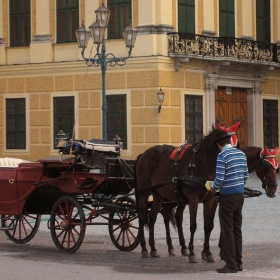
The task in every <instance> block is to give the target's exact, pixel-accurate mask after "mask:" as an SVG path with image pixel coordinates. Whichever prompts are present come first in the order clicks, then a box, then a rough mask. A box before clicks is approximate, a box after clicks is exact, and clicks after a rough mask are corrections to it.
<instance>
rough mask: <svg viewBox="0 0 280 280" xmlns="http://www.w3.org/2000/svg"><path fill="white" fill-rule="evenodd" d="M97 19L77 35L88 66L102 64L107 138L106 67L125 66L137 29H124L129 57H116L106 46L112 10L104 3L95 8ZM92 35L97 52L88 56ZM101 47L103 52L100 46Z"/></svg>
mask: <svg viewBox="0 0 280 280" xmlns="http://www.w3.org/2000/svg"><path fill="white" fill-rule="evenodd" d="M95 14H96V20H95V21H94V22H93V23H92V24H91V25H90V26H89V29H87V28H86V27H85V25H84V24H83V23H82V25H81V26H80V28H79V29H77V30H76V37H77V41H78V47H79V48H81V54H82V57H83V59H84V60H85V61H86V64H87V65H88V66H92V65H93V66H95V67H98V66H101V74H102V139H103V140H107V124H106V111H107V105H106V68H107V65H110V66H111V67H113V66H115V65H118V66H123V65H125V64H126V60H127V59H128V58H130V56H131V50H132V48H133V47H134V44H135V40H136V35H137V31H136V30H135V29H134V28H133V27H132V25H131V24H130V25H129V26H127V27H126V28H125V29H124V30H123V37H124V40H125V46H126V47H127V48H128V55H127V57H115V55H113V54H112V53H107V54H106V48H105V38H104V33H105V28H106V27H107V26H108V22H109V18H110V14H111V12H110V11H109V10H108V9H107V8H106V7H105V6H104V4H102V6H100V7H99V8H98V9H97V10H95ZM90 37H91V38H92V39H93V43H94V44H96V54H95V56H94V57H93V58H86V57H85V56H84V52H85V48H86V47H87V44H88V41H89V39H90ZM100 45H102V47H101V52H100V51H99V47H100Z"/></svg>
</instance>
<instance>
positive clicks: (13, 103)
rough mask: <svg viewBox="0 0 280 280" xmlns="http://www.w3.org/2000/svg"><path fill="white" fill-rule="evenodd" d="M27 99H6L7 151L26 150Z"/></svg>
mask: <svg viewBox="0 0 280 280" xmlns="http://www.w3.org/2000/svg"><path fill="white" fill-rule="evenodd" d="M25 109H26V107H25V98H7V99H6V149H26V112H25V111H26V110H25Z"/></svg>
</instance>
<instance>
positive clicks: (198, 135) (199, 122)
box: [185, 95, 203, 144]
mask: <svg viewBox="0 0 280 280" xmlns="http://www.w3.org/2000/svg"><path fill="white" fill-rule="evenodd" d="M202 109H203V108H202V96H197V95H185V139H186V140H187V141H188V143H189V144H194V143H196V142H198V141H200V140H201V139H202V138H203V110H202Z"/></svg>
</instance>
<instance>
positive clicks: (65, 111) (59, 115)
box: [53, 96, 75, 143]
mask: <svg viewBox="0 0 280 280" xmlns="http://www.w3.org/2000/svg"><path fill="white" fill-rule="evenodd" d="M74 101H75V100H74V96H65V97H54V98H53V135H54V139H55V138H56V135H57V133H58V132H59V131H60V130H62V131H63V132H64V133H65V137H67V138H72V137H73V129H74V124H75V104H74ZM54 143H55V142H54Z"/></svg>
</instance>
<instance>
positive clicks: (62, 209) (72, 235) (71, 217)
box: [50, 196, 86, 254]
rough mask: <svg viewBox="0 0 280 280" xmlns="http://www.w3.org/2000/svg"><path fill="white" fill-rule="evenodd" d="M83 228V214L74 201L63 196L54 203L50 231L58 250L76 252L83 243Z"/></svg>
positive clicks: (79, 206)
mask: <svg viewBox="0 0 280 280" xmlns="http://www.w3.org/2000/svg"><path fill="white" fill-rule="evenodd" d="M85 226H86V221H85V213H84V210H83V208H82V205H81V204H80V203H79V202H78V201H77V200H76V199H74V198H72V197H70V196H63V197H61V198H59V199H58V200H57V201H56V203H55V204H54V206H53V208H52V211H51V218H50V231H51V237H52V240H53V242H54V245H55V246H56V248H57V249H58V250H60V251H64V252H67V253H70V254H72V253H74V252H76V251H77V250H78V249H79V248H80V247H81V245H82V243H83V240H84V237H85V231H86V229H85Z"/></svg>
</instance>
